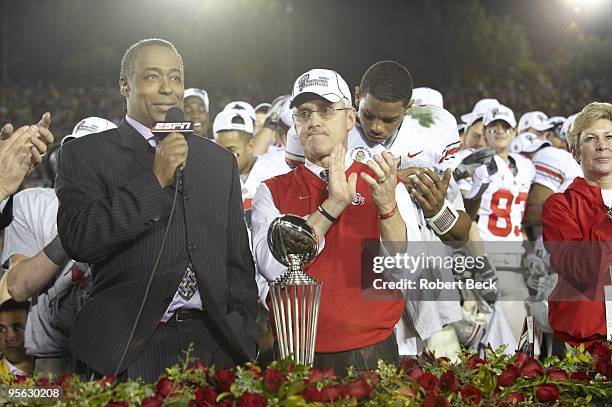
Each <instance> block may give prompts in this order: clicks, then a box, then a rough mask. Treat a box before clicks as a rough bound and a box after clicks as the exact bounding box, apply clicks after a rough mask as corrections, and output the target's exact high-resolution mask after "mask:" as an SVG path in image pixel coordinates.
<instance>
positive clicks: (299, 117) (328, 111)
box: [293, 106, 352, 124]
mask: <svg viewBox="0 0 612 407" xmlns="http://www.w3.org/2000/svg"><path fill="white" fill-rule="evenodd" d="M351 109H352V107H342V108H333V107H330V106H328V107H324V108H323V109H319V110H298V111H297V112H295V113H293V120H295V121H296V122H298V123H301V124H303V123H306V122H308V121H309V120H310V119H311V118H312V114H313V113H317V114H318V115H319V117H320V118H321V119H322V120H329V119H331V118H332V117H333V116H334V115H335V114H336V112H337V111H339V110H351Z"/></svg>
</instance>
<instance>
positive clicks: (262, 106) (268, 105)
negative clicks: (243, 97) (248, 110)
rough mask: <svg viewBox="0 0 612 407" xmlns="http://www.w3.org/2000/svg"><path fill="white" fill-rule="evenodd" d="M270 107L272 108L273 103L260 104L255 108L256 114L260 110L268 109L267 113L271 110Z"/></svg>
mask: <svg viewBox="0 0 612 407" xmlns="http://www.w3.org/2000/svg"><path fill="white" fill-rule="evenodd" d="M270 107H272V104H271V103H267V102H264V103H260V104H258V105H257V106H255V113H257V111H258V110H259V109H266V112H267V111H268V109H270Z"/></svg>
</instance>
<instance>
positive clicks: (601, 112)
mask: <svg viewBox="0 0 612 407" xmlns="http://www.w3.org/2000/svg"><path fill="white" fill-rule="evenodd" d="M599 119H607V120H610V121H612V104H610V103H602V102H593V103H589V104H588V105H586V106H585V108H584V109H582V111H581V112H580V113H578V115H577V116H576V118H575V119H574V122H573V123H572V126H571V127H570V131H569V138H568V140H567V141H568V144H569V146H570V149H571V150H575V149H576V148H578V147H580V135H581V134H582V132H583V131H585V130H586V129H588V128H589V127H591V126H592V125H593V123H595V122H596V121H597V120H599Z"/></svg>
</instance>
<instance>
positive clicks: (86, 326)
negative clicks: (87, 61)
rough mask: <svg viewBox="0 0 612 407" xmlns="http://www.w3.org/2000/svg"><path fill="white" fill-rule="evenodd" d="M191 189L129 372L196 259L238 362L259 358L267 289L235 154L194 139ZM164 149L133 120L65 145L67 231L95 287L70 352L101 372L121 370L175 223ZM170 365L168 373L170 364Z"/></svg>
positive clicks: (65, 241)
mask: <svg viewBox="0 0 612 407" xmlns="http://www.w3.org/2000/svg"><path fill="white" fill-rule="evenodd" d="M187 144H188V147H189V153H188V158H187V165H186V168H185V170H184V172H183V187H182V192H181V193H180V194H179V196H178V198H177V205H176V209H175V213H174V216H173V218H172V221H171V227H170V230H169V233H168V238H167V240H166V243H165V247H164V250H163V255H162V257H161V261H160V264H159V266H158V270H157V272H156V274H155V277H154V279H153V282H152V285H151V288H150V292H149V294H148V297H147V300H146V304H145V307H144V311H143V314H142V316H141V318H140V320H139V323H138V325H137V328H136V331H135V335H134V338H133V340H132V341H131V343H130V347H129V350H128V352H127V355H126V358H125V360H124V362H123V363H122V365H121V367H120V368H119V371H123V370H124V369H126V368H127V366H129V365H130V363H131V362H132V361H134V359H135V358H136V357H137V356H138V354H139V353H140V351H142V349H143V347H144V346H146V344H147V340H148V339H149V338H150V336H151V335H152V333H153V331H154V330H155V327H156V325H157V324H158V322H159V320H160V319H161V317H162V316H163V314H164V312H165V310H166V309H167V307H168V305H169V304H170V302H171V300H172V297H173V296H174V294H175V292H176V290H177V287H178V285H179V282H180V280H181V278H182V277H183V274H184V272H185V267H186V265H187V262H188V259H189V258H191V261H192V265H193V268H194V270H195V272H196V276H197V279H198V286H199V290H200V295H201V297H202V305H203V306H204V308H205V309H206V310H207V312H208V313H209V314H210V316H211V318H212V319H213V321H214V324H215V325H216V327H213V328H216V330H217V331H218V332H219V333H220V335H222V342H223V343H224V345H226V351H227V352H228V353H229V354H230V356H232V358H233V360H234V361H235V362H236V363H242V362H244V361H246V360H249V359H253V358H254V357H255V352H256V344H255V343H256V341H257V339H258V337H259V328H258V326H257V324H256V322H255V318H256V312H257V286H256V284H255V271H254V265H253V260H252V256H251V252H250V249H249V243H248V237H247V232H246V228H245V224H244V218H243V216H242V197H241V190H240V181H239V174H238V168H237V165H236V160H235V158H234V156H233V155H232V154H231V153H229V152H228V151H226V150H225V149H223V148H221V147H219V146H218V145H216V144H215V143H214V142H212V141H209V140H205V139H202V138H200V137H197V136H189V137H188V138H187ZM154 158H155V149H154V148H153V147H151V146H150V145H149V144H148V143H147V141H146V140H145V139H144V137H143V136H142V135H140V134H139V133H138V132H137V131H136V130H135V129H134V128H132V127H131V126H130V125H129V124H128V123H127V122H126V121H125V120H124V121H123V122H122V123H121V125H120V126H119V128H118V129H113V130H108V131H105V132H102V133H97V134H91V135H87V136H84V137H81V138H79V139H76V140H74V141H71V142H70V143H68V144H66V145H64V146H63V147H62V150H61V152H60V156H59V165H58V175H57V181H56V186H55V189H56V193H57V196H58V198H59V203H60V204H59V210H58V218H57V225H58V232H59V236H60V239H61V241H62V245H63V246H64V248H65V250H66V252H67V253H68V254H69V256H70V257H71V258H73V259H75V260H79V261H83V262H87V263H91V264H92V267H93V274H94V288H93V295H92V297H91V299H90V300H89V301H88V302H87V303H86V304H85V306H84V307H83V309H82V310H81V311H80V312H79V314H78V316H77V319H76V323H75V327H74V329H73V331H72V334H71V338H70V350H71V352H72V353H73V355H74V356H75V357H76V358H78V359H79V360H81V361H83V362H85V363H86V364H87V365H89V366H90V367H91V368H93V369H94V370H96V371H98V372H100V373H108V372H113V371H115V369H117V365H118V364H119V360H120V358H121V353H122V351H123V349H124V347H125V346H126V344H127V342H128V336H129V331H130V329H131V327H132V324H133V323H134V321H135V320H136V316H137V312H138V309H139V306H140V303H141V301H142V300H143V298H144V293H145V287H146V285H147V281H148V279H149V276H150V274H151V272H152V270H153V266H154V262H155V258H156V256H157V254H158V252H159V250H160V247H161V243H162V239H163V235H164V231H165V228H166V225H167V223H168V219H169V215H170V211H171V207H172V198H173V196H174V191H175V190H174V186H172V187H167V188H164V189H162V188H161V187H160V185H159V183H158V181H157V179H156V177H155V175H154V174H153V170H152V168H153V161H154ZM162 368H163V367H162Z"/></svg>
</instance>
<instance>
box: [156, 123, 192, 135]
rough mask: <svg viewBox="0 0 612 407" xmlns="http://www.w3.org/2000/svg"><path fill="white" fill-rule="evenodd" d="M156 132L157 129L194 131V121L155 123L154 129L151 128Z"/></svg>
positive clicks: (164, 130)
mask: <svg viewBox="0 0 612 407" xmlns="http://www.w3.org/2000/svg"><path fill="white" fill-rule="evenodd" d="M151 130H152V131H153V132H154V133H155V132H156V131H163V132H168V131H178V132H184V131H192V130H193V123H192V122H164V123H155V127H153V129H151Z"/></svg>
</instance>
